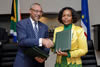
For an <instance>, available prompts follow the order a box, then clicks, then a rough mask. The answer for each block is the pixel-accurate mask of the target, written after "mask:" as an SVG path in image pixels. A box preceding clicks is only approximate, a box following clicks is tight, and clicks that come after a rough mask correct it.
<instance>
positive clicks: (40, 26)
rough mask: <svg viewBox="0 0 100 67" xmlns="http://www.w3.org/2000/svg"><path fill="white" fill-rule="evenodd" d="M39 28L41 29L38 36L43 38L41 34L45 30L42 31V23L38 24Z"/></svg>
mask: <svg viewBox="0 0 100 67" xmlns="http://www.w3.org/2000/svg"><path fill="white" fill-rule="evenodd" d="M38 28H39V32H38V36H39V37H41V34H40V33H42V31H43V30H42V25H41V23H40V22H38Z"/></svg>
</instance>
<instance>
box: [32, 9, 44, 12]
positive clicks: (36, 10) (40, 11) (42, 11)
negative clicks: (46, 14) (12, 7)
mask: <svg viewBox="0 0 100 67" xmlns="http://www.w3.org/2000/svg"><path fill="white" fill-rule="evenodd" d="M31 10H32V11H34V12H36V13H38V12H40V13H43V11H39V10H34V9H31Z"/></svg>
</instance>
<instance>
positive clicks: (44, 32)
mask: <svg viewBox="0 0 100 67" xmlns="http://www.w3.org/2000/svg"><path fill="white" fill-rule="evenodd" d="M38 27H39V38H48V27H47V26H46V25H44V24H43V23H41V22H38ZM16 29H17V36H18V43H19V44H18V46H19V48H18V53H17V55H16V59H15V62H14V67H44V63H42V64H40V63H38V62H37V61H35V60H34V59H31V58H30V57H29V56H27V55H25V54H24V53H23V50H24V48H26V47H33V46H39V39H36V37H35V32H34V30H33V27H32V24H31V21H30V19H29V18H27V19H24V20H22V21H20V22H18V23H17V27H16ZM41 49H42V50H44V51H45V52H47V53H49V49H48V48H45V47H41ZM33 58H34V57H33Z"/></svg>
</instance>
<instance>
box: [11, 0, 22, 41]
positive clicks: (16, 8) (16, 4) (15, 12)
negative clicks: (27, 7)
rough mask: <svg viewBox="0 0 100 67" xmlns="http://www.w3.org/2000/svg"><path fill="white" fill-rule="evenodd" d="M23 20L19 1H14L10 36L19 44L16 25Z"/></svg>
mask: <svg viewBox="0 0 100 67" xmlns="http://www.w3.org/2000/svg"><path fill="white" fill-rule="evenodd" d="M20 20H21V14H20V5H19V0H12V9H11V25H10V35H11V36H13V42H17V33H16V23H17V22H18V21H20Z"/></svg>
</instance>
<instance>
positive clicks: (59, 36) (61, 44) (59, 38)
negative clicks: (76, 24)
mask: <svg viewBox="0 0 100 67" xmlns="http://www.w3.org/2000/svg"><path fill="white" fill-rule="evenodd" d="M59 49H61V51H68V50H70V49H71V29H69V30H67V31H61V32H57V33H56V39H55V46H54V52H56V50H57V51H58V50H59Z"/></svg>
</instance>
